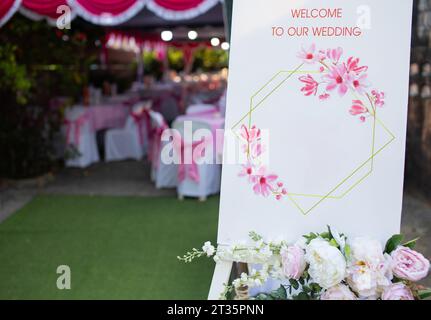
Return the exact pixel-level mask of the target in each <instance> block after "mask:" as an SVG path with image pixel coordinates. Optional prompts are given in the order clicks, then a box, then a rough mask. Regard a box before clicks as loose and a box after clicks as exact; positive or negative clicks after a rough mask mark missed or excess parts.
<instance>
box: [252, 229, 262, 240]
mask: <svg viewBox="0 0 431 320" xmlns="http://www.w3.org/2000/svg"><path fill="white" fill-rule="evenodd" d="M249 237H250V239H251V240H253V241H256V242H258V241H260V240H262V239H263V238H262V236H261V235H259V234H258V233H257V232H255V231H252V232H250V233H249Z"/></svg>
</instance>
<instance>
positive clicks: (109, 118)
mask: <svg viewBox="0 0 431 320" xmlns="http://www.w3.org/2000/svg"><path fill="white" fill-rule="evenodd" d="M88 114H89V117H90V119H91V123H92V126H93V129H94V131H98V130H105V129H113V128H122V127H124V125H125V123H126V120H127V116H128V115H129V109H128V108H126V107H124V106H122V105H118V106H117V105H106V106H102V105H100V106H90V107H88Z"/></svg>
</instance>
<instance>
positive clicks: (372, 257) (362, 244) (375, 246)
mask: <svg viewBox="0 0 431 320" xmlns="http://www.w3.org/2000/svg"><path fill="white" fill-rule="evenodd" d="M350 248H351V252H352V258H353V259H354V260H356V261H366V262H368V263H371V264H379V263H381V262H382V261H384V260H385V259H384V256H383V247H382V244H381V243H380V242H379V241H376V240H373V239H369V238H356V239H354V240H353V241H352V243H351V244H350Z"/></svg>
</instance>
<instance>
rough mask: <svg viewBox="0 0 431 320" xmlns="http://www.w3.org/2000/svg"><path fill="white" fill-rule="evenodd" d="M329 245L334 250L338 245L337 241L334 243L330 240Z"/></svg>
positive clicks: (333, 240)
mask: <svg viewBox="0 0 431 320" xmlns="http://www.w3.org/2000/svg"><path fill="white" fill-rule="evenodd" d="M329 244H330V245H331V246H333V247H335V248H338V243H337V241H335V239H331V241H329Z"/></svg>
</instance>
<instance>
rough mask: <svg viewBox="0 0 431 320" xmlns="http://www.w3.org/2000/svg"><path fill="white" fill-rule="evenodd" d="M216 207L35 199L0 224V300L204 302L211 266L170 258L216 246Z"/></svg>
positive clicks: (167, 201)
mask: <svg viewBox="0 0 431 320" xmlns="http://www.w3.org/2000/svg"><path fill="white" fill-rule="evenodd" d="M218 201H219V199H218V198H217V197H215V198H211V199H209V200H208V201H207V202H205V203H199V202H198V201H196V200H187V201H184V202H179V201H178V200H176V199H174V198H133V197H85V196H39V197H36V198H35V199H34V200H33V201H32V202H31V203H29V204H28V205H27V206H26V207H24V208H23V209H22V210H20V211H19V212H18V213H16V214H14V215H13V216H12V217H10V218H9V219H7V220H6V221H4V222H3V223H1V224H0V299H205V298H206V297H207V294H208V290H209V286H210V282H211V276H212V272H213V270H214V263H213V262H212V261H211V260H209V259H204V260H203V261H199V262H197V263H194V264H189V265H184V264H182V263H181V262H179V261H178V260H177V258H176V257H177V256H178V255H182V254H184V253H185V252H186V251H188V250H189V249H191V248H193V247H198V248H199V247H200V246H201V245H202V243H203V242H204V241H206V240H212V241H213V242H215V238H216V229H217V218H218ZM59 265H68V266H69V267H70V268H71V285H72V288H71V290H58V289H57V285H56V282H57V277H58V276H59V275H58V274H57V273H56V270H57V267H58V266H59Z"/></svg>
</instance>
